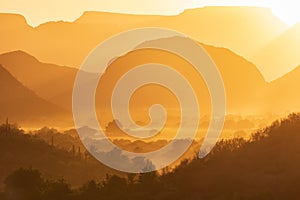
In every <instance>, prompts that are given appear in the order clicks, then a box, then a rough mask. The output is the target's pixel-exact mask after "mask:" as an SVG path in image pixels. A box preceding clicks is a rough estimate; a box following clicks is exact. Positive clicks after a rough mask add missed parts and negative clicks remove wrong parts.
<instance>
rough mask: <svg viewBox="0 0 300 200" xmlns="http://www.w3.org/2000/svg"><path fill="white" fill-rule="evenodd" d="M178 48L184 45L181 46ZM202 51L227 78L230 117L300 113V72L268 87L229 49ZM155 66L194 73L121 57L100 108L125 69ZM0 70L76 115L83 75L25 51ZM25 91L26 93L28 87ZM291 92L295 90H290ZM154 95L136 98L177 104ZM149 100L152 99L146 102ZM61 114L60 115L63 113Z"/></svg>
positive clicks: (142, 57) (140, 57)
mask: <svg viewBox="0 0 300 200" xmlns="http://www.w3.org/2000/svg"><path fill="white" fill-rule="evenodd" d="M174 40H175V39H174V38H168V39H161V40H158V41H148V42H146V43H152V44H155V43H157V42H159V43H174ZM176 42H178V40H177V41H176ZM141 45H143V44H141ZM201 45H202V46H203V47H204V48H205V49H206V50H207V52H208V53H209V55H210V56H211V57H212V59H213V60H214V62H215V63H216V65H217V67H218V69H219V70H220V73H221V75H222V78H223V81H224V84H225V89H226V95H227V109H228V113H236V114H259V113H261V114H264V113H266V112H278V113H282V112H286V111H289V110H298V109H300V106H299V105H298V104H297V102H298V97H297V92H296V91H297V85H299V84H297V83H298V77H299V68H298V69H295V70H294V71H292V72H290V73H289V74H287V75H286V76H284V77H282V78H280V79H278V80H276V81H273V82H271V83H267V82H266V81H265V80H264V78H263V76H262V74H261V73H260V72H259V70H258V69H257V67H256V66H255V65H253V64H252V63H250V62H249V61H247V60H246V59H244V58H242V57H241V56H238V55H237V54H235V53H233V52H232V51H230V50H228V49H225V48H218V47H214V46H209V45H204V44H201ZM154 60H155V61H157V62H161V63H166V64H168V65H169V66H175V65H180V64H182V67H183V68H188V67H189V66H188V64H187V63H185V62H183V61H180V60H178V59H174V58H173V57H172V55H169V54H156V53H155V51H153V52H151V51H146V52H144V51H137V52H132V53H129V54H127V55H124V56H122V57H119V58H117V59H115V60H114V61H113V62H112V63H111V65H110V67H109V68H108V70H107V72H106V75H104V76H103V78H104V79H103V80H102V81H103V82H100V86H99V88H98V92H99V94H103V93H101V91H102V92H105V93H106V95H102V96H101V98H100V97H98V98H97V104H98V106H100V107H101V106H102V107H106V106H107V105H106V104H105V103H103V96H107V97H109V96H110V95H108V93H107V92H109V91H110V90H111V89H112V87H113V86H114V84H115V82H114V80H117V79H118V77H119V76H121V75H122V73H123V72H124V70H125V71H126V69H127V68H126V67H124V66H131V67H133V66H136V65H138V64H143V63H145V62H147V61H154ZM0 64H2V65H3V67H4V68H5V69H6V70H7V71H9V72H10V73H11V74H12V75H13V76H14V77H16V78H17V80H19V81H20V82H21V83H22V84H24V85H25V86H26V87H27V88H29V89H30V90H33V91H34V92H35V93H36V94H37V95H38V96H40V97H42V98H43V99H45V100H46V101H47V102H51V103H52V104H51V105H53V104H56V105H58V106H60V107H62V108H64V109H66V110H69V111H71V106H72V89H73V84H74V80H75V77H76V73H77V69H75V68H69V67H63V66H57V65H53V64H45V63H42V62H40V61H38V60H37V59H36V58H34V57H33V56H31V55H29V54H27V53H25V52H22V51H15V52H10V53H5V54H2V55H0ZM7 74H8V73H7ZM37 74H38V76H37ZM10 77H11V79H13V80H15V82H17V83H19V82H18V81H17V80H16V79H14V78H13V77H12V76H11V75H10ZM105 77H107V81H105ZM91 78H94V75H93V74H91ZM200 78H201V77H200ZM291 80H292V81H291ZM1 81H3V80H1ZM101 83H104V84H102V85H103V86H102V88H101ZM195 83H196V82H195ZM10 84H12V83H11V82H10V83H8V82H7V83H6V84H4V85H8V86H9V85H10ZM196 84H198V83H196ZM23 88H25V87H24V86H23ZM27 88H26V89H27ZM286 88H290V89H289V90H287V89H286ZM148 89H149V90H148V92H149V93H143V95H140V96H139V95H137V96H136V100H137V101H136V102H135V103H137V104H136V105H142V106H146V107H147V105H152V104H153V103H154V102H155V101H158V102H160V101H161V103H163V102H165V103H166V104H170V103H171V104H172V101H170V98H168V96H165V95H164V91H163V90H162V91H160V93H161V95H155V96H153V92H154V91H153V89H151V88H148ZM154 89H155V88H154ZM156 89H157V88H156ZM197 90H198V92H199V93H200V94H201V95H202V96H201V97H200V100H201V105H202V108H203V109H202V111H205V110H207V109H208V108H209V103H210V102H209V101H210V97H209V94H208V93H207V89H206V86H205V84H204V82H203V81H202V82H201V81H200V83H199V84H198V85H197ZM282 94H284V95H282ZM37 95H35V97H37V98H38V96H37ZM145 95H146V96H147V98H145ZM104 100H105V101H107V100H108V99H105V98H104ZM270 100H272V102H273V103H275V104H276V106H275V107H274V106H273V104H272V105H270V103H269V101H270ZM44 102H45V101H44ZM101 103H103V104H101ZM23 105H24V104H23ZM37 105H39V104H37ZM174 105H175V104H174ZM109 106H110V105H109ZM109 106H107V108H109ZM29 107H30V106H26V109H28V108H29ZM41 107H44V109H48V108H49V106H48V105H44V106H42V105H41ZM137 107H139V106H137ZM24 109H25V108H24ZM38 110H41V111H42V110H43V109H42V108H41V109H38ZM50 110H53V109H50ZM54 110H55V109H54ZM55 112H56V111H55ZM57 112H60V111H59V110H57ZM30 114H32V113H30ZM24 115H25V114H24ZM111 120H112V119H108V121H107V122H109V121H111Z"/></svg>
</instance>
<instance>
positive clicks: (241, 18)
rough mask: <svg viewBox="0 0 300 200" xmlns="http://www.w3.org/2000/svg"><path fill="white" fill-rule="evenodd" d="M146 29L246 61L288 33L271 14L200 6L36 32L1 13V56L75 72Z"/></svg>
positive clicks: (95, 15) (96, 16)
mask: <svg viewBox="0 0 300 200" xmlns="http://www.w3.org/2000/svg"><path fill="white" fill-rule="evenodd" d="M149 26H150V27H153V26H154V27H162V28H169V29H174V30H177V31H180V32H183V33H185V34H187V35H190V36H191V37H193V38H194V39H195V40H197V41H199V42H202V43H205V44H209V45H213V46H219V47H225V48H228V49H230V50H232V51H234V52H235V53H238V54H239V55H242V56H244V57H245V58H250V57H251V56H252V55H254V54H255V53H256V52H258V51H259V50H260V49H261V48H263V47H264V46H266V45H267V44H269V43H270V42H271V41H272V40H274V39H275V38H277V37H278V36H279V35H280V34H282V33H283V32H284V31H286V30H287V26H286V25H285V24H284V23H283V22H282V21H280V20H279V19H278V18H277V17H276V16H275V15H274V14H273V13H272V11H271V9H266V8H256V7H204V8H199V9H191V10H186V11H184V12H183V13H181V14H179V15H176V16H154V15H153V16H151V15H150V16H144V15H129V14H116V13H105V12H85V13H84V14H83V15H82V16H80V17H79V18H78V19H77V20H75V21H74V22H62V21H59V22H48V23H45V24H42V25H40V26H38V27H35V28H33V27H30V26H29V25H28V24H27V23H26V20H25V18H24V17H23V16H21V15H14V14H0V31H1V37H0V43H1V46H0V53H5V52H9V51H14V50H23V51H26V52H29V53H30V54H32V55H35V56H36V57H37V58H38V59H39V60H41V61H44V62H49V63H56V64H59V65H67V66H73V67H79V66H80V64H81V63H82V61H83V60H84V58H85V57H86V56H87V55H88V53H89V52H90V51H91V50H92V49H93V48H94V47H95V46H96V45H97V44H99V43H100V42H101V41H103V40H105V39H107V38H108V37H110V36H112V35H114V34H116V33H119V32H121V31H126V30H129V29H133V28H142V27H149Z"/></svg>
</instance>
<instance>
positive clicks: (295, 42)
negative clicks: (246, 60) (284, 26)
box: [251, 23, 300, 81]
mask: <svg viewBox="0 0 300 200" xmlns="http://www.w3.org/2000/svg"><path fill="white" fill-rule="evenodd" d="M299 52H300V23H298V24H296V25H294V26H293V27H292V28H290V29H289V30H287V31H286V32H284V33H283V34H281V35H280V36H279V37H277V38H276V39H274V40H273V41H271V42H270V43H269V44H268V45H267V46H265V47H264V48H262V49H261V50H260V51H258V52H257V53H256V54H254V56H253V57H252V58H251V60H252V61H253V62H254V64H256V65H257V66H258V67H259V69H260V70H261V71H262V73H263V74H264V75H265V78H266V80H267V81H272V80H275V79H277V78H280V77H281V76H282V75H284V74H286V73H288V72H290V71H291V70H293V69H294V68H295V67H296V66H298V65H299V64H300V57H299Z"/></svg>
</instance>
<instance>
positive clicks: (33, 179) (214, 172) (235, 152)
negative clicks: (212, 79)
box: [0, 114, 300, 200]
mask: <svg viewBox="0 0 300 200" xmlns="http://www.w3.org/2000/svg"><path fill="white" fill-rule="evenodd" d="M12 131H15V133H12ZM18 131H19V130H18V129H9V130H8V129H7V127H6V126H5V125H3V126H2V127H1V129H0V135H1V136H0V137H1V140H0V142H1V145H0V146H1V151H0V152H1V154H3V155H5V156H3V155H1V157H0V158H1V166H3V167H2V168H3V169H4V168H6V166H7V165H11V164H12V163H11V161H12V160H14V159H12V158H13V157H14V158H15V157H16V156H21V155H19V154H16V150H15V149H14V148H15V147H16V146H14V145H13V144H16V145H17V144H18V146H19V148H24V147H21V146H20V144H21V142H20V141H22V140H24V141H26V142H27V143H30V145H33V144H35V145H36V146H35V148H34V149H35V151H42V150H43V148H44V147H43V146H46V145H42V144H41V143H43V142H41V141H40V143H38V142H37V141H36V140H34V139H32V138H31V136H26V135H24V134H22V133H20V132H18ZM8 132H10V133H8ZM12 134H13V135H14V136H12ZM18 141H19V143H18ZM7 144H10V145H7ZM23 145H24V144H23ZM42 147H43V148H42ZM48 147H49V148H51V146H48ZM5 148H7V149H5ZM26 148H29V147H26ZM44 150H45V151H48V150H46V149H44ZM49 151H54V150H53V149H52V150H51V149H49ZM56 151H59V150H56ZM4 152H6V153H4ZM8 152H9V153H8ZM27 153H28V155H31V156H32V157H35V156H37V155H36V154H37V153H36V152H30V151H29V150H24V155H25V154H27ZM9 155H10V156H9ZM24 155H22V156H24ZM46 155H47V154H46ZM68 155H69V154H67V155H64V157H62V156H60V157H59V156H58V154H56V155H55V156H58V157H57V158H56V159H58V160H60V162H64V161H63V160H65V159H68ZM299 155H300V115H299V114H292V115H290V116H289V117H288V118H286V119H283V120H280V121H276V122H274V123H273V124H272V125H271V126H269V127H267V128H265V129H262V130H260V131H258V132H256V133H255V134H253V135H252V138H251V140H249V141H246V140H244V139H232V140H226V141H220V142H219V143H218V144H217V146H216V147H215V148H214V149H213V151H212V152H211V154H210V155H209V156H207V157H206V158H204V159H194V160H191V161H184V162H182V163H181V165H179V166H178V167H177V168H176V169H174V170H172V171H168V170H165V171H163V172H161V173H158V172H153V173H147V174H136V175H133V174H128V175H126V176H118V175H106V178H105V179H104V180H103V181H99V180H98V181H97V180H92V181H89V182H87V183H86V184H84V185H82V186H80V187H75V186H74V185H70V184H69V183H68V182H67V181H66V180H65V179H63V178H60V179H56V180H51V179H49V178H45V177H46V175H45V174H44V173H43V172H40V171H38V170H35V169H32V168H30V167H29V168H28V167H27V168H21V169H18V170H16V171H14V172H12V173H10V175H9V176H7V177H6V178H5V180H4V187H3V192H2V193H1V195H0V199H1V200H40V199H45V200H48V199H49V200H50V199H51V200H52V199H58V200H59V199H61V200H77V199H78V200H79V199H80V200H96V199H111V200H114V199H118V200H119V199H130V200H134V199H149V200H150V199H157V200H160V199H164V200H168V199H170V200H171V199H172V200H174V199H178V200H179V199H180V200H193V199H195V200H202V199H203V200H222V199H228V200H229V199H230V200H234V199H239V200H240V199H247V200H248V199H255V200H263V199H266V200H272V199H274V200H275V199H298V196H299V190H300V171H299V168H300V156H299ZM46 158H48V159H49V157H46ZM18 159H22V157H20V158H18ZM39 159H40V160H41V162H42V160H44V159H45V157H40V158H39ZM14 161H16V160H14ZM53 162H54V161H53ZM56 170H57V172H59V171H61V170H63V169H62V168H56ZM76 170H77V169H76ZM1 172H3V171H2V169H1ZM86 172H87V171H86ZM80 173H83V175H84V173H85V172H79V171H78V175H79V174H80ZM47 177H48V176H47Z"/></svg>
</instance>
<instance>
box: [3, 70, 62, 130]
mask: <svg viewBox="0 0 300 200" xmlns="http://www.w3.org/2000/svg"><path fill="white" fill-rule="evenodd" d="M0 93H1V98H0V119H2V120H4V119H5V118H6V117H8V118H9V119H10V120H12V121H16V122H18V123H26V122H30V123H33V122H36V124H41V123H43V122H44V123H45V124H48V123H50V122H51V121H53V120H54V122H55V121H56V123H57V122H58V119H57V120H55V119H54V118H55V117H57V116H60V115H63V114H65V113H66V111H65V110H64V109H62V108H60V107H58V106H56V105H54V104H52V103H49V102H47V101H46V100H44V99H42V98H40V97H39V96H38V95H36V94H35V93H34V92H33V91H32V90H29V89H28V88H26V87H25V86H24V85H22V83H20V82H19V81H18V80H16V79H15V78H14V77H13V76H12V75H11V74H10V73H9V72H8V71H7V70H6V69H4V68H3V67H2V66H1V65H0ZM46 122H47V123H46Z"/></svg>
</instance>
